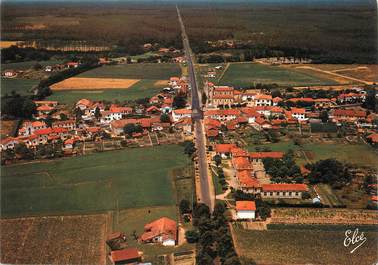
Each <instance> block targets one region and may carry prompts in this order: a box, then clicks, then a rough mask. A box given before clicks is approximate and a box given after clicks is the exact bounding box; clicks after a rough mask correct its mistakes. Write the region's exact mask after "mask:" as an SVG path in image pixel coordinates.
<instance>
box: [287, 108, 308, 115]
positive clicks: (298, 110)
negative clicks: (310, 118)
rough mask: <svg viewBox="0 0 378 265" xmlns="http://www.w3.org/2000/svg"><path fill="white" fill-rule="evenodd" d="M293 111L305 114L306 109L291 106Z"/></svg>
mask: <svg viewBox="0 0 378 265" xmlns="http://www.w3.org/2000/svg"><path fill="white" fill-rule="evenodd" d="M290 111H291V113H296V114H304V113H305V112H306V110H305V109H304V108H291V110H290Z"/></svg>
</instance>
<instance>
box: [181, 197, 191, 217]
mask: <svg viewBox="0 0 378 265" xmlns="http://www.w3.org/2000/svg"><path fill="white" fill-rule="evenodd" d="M179 208H180V213H181V214H185V213H190V212H191V209H190V202H189V201H188V200H186V199H182V200H181V201H180V206H179Z"/></svg>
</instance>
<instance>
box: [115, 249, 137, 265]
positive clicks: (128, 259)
mask: <svg viewBox="0 0 378 265" xmlns="http://www.w3.org/2000/svg"><path fill="white" fill-rule="evenodd" d="M109 258H110V260H111V262H112V264H116V265H118V264H137V263H139V262H140V261H142V257H141V255H140V254H139V252H138V249H136V248H128V249H122V250H114V251H112V252H110V255H109Z"/></svg>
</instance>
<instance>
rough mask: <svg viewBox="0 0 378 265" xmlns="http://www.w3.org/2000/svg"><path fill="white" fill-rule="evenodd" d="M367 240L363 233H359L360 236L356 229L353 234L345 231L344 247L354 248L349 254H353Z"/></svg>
mask: <svg viewBox="0 0 378 265" xmlns="http://www.w3.org/2000/svg"><path fill="white" fill-rule="evenodd" d="M366 240H367V238H366V237H365V235H364V232H361V234H359V233H358V228H356V229H355V230H354V231H353V233H352V230H349V229H348V230H346V231H345V239H344V247H346V248H348V247H349V246H352V247H354V248H353V249H352V250H351V251H350V253H353V252H354V251H356V250H357V249H358V248H359V247H361V246H362V245H363V244H364V243H365V242H366Z"/></svg>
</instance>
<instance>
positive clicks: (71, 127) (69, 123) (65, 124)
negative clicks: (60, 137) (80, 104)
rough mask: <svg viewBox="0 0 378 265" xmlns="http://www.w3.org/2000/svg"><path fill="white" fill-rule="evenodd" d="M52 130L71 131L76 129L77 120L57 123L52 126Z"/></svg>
mask: <svg viewBox="0 0 378 265" xmlns="http://www.w3.org/2000/svg"><path fill="white" fill-rule="evenodd" d="M51 127H52V128H66V129H68V130H69V131H72V130H75V129H76V122H75V120H66V121H55V122H53V123H52V125H51Z"/></svg>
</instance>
